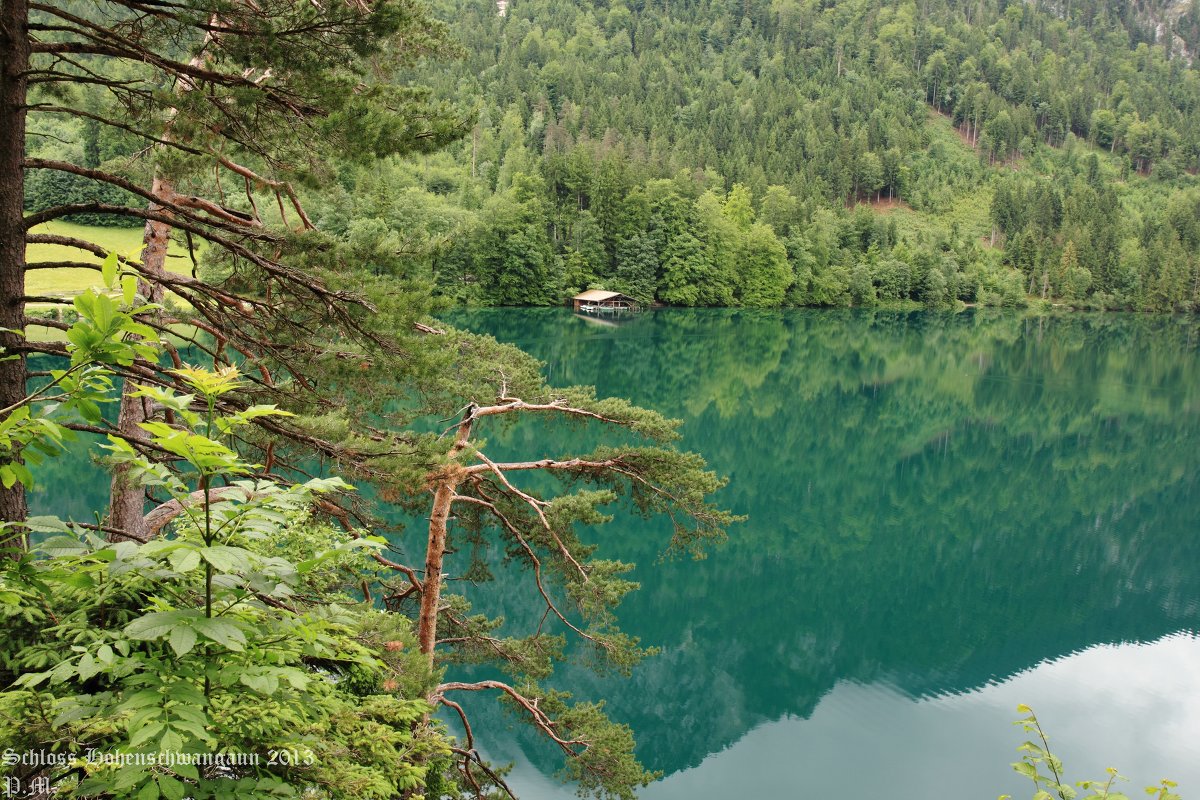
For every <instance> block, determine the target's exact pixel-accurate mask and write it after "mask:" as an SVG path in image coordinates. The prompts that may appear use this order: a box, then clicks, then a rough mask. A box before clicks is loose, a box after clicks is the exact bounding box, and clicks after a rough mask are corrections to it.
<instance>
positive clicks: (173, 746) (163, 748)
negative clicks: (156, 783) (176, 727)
mask: <svg viewBox="0 0 1200 800" xmlns="http://www.w3.org/2000/svg"><path fill="white" fill-rule="evenodd" d="M181 750H183V737H182V736H180V735H179V734H178V733H176V732H175V731H173V730H170V729H168V730H167V732H166V733H164V734H163V737H162V739H161V740H160V741H159V743H158V752H160V753H178V752H179V751H181ZM154 796H155V797H158V789H157V788H156V789H155V790H154Z"/></svg>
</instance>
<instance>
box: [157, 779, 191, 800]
mask: <svg viewBox="0 0 1200 800" xmlns="http://www.w3.org/2000/svg"><path fill="white" fill-rule="evenodd" d="M158 790H159V792H161V793H162V796H163V797H165V798H166V800H183V796H184V795H185V794H186V793H187V788H186V787H185V786H184V785H183V784H182V783H180V782H179V781H177V780H175V779H174V778H172V777H171V776H170V775H163V776H161V777H160V778H159V779H158Z"/></svg>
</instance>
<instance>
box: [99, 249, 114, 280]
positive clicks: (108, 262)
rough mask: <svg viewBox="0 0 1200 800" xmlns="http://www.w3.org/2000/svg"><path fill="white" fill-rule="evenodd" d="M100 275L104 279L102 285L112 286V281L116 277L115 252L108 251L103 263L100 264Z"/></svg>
mask: <svg viewBox="0 0 1200 800" xmlns="http://www.w3.org/2000/svg"><path fill="white" fill-rule="evenodd" d="M100 277H101V279H102V280H103V281H104V285H105V286H108V287H110V288H111V287H112V285H113V282H114V281H116V279H117V254H116V253H109V254H108V255H107V256H106V257H105V259H104V263H103V264H101V265H100Z"/></svg>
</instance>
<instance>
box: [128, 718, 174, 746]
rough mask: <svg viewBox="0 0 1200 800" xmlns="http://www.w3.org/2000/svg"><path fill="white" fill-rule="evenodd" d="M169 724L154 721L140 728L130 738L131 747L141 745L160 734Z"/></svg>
mask: <svg viewBox="0 0 1200 800" xmlns="http://www.w3.org/2000/svg"><path fill="white" fill-rule="evenodd" d="M166 728H167V726H166V724H165V723H162V722H154V723H151V724H149V725H146V726H145V727H142V728H139V729H138V730H137V731H136V732H135V733H134V734H133V736H131V737H130V738H129V746H130V747H140V746H142V745H143V744H145V743H146V742H148V741H150V740H151V739H153V738H154V737H156V736H158V735H159V734H160V733H162V732H163V731H164V730H166Z"/></svg>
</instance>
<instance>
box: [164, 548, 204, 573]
mask: <svg viewBox="0 0 1200 800" xmlns="http://www.w3.org/2000/svg"><path fill="white" fill-rule="evenodd" d="M167 560H168V561H170V562H171V566H172V567H173V568H174V569H175V571H176V572H180V573H186V572H191V571H192V570H194V569H195V568H196V567H198V566H200V553H199V552H197V551H196V550H194V549H191V548H187V549H180V550H176V551H174V552H173V553H171V555H169V556H167Z"/></svg>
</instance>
